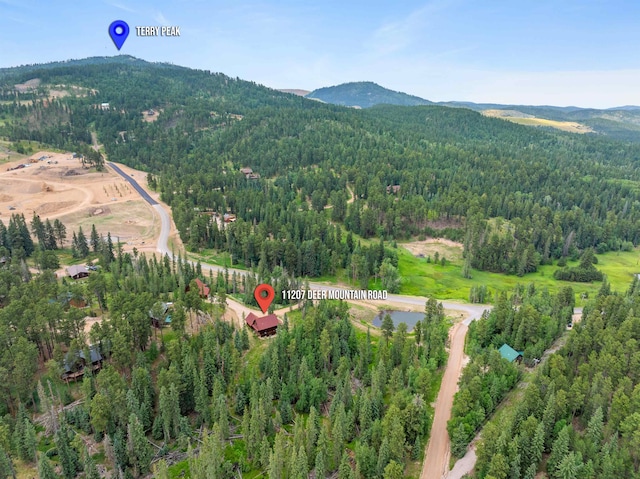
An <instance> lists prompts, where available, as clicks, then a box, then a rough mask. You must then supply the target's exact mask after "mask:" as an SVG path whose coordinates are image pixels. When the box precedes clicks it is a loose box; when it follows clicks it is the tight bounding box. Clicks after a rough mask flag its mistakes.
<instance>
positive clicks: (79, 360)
mask: <svg viewBox="0 0 640 479" xmlns="http://www.w3.org/2000/svg"><path fill="white" fill-rule="evenodd" d="M89 356H90V360H91V362H90V363H89V361H87V360H86V357H85V354H84V351H78V352H77V353H76V356H75V357H72V355H71V354H70V353H67V355H66V357H65V358H64V363H63V369H64V372H63V373H62V380H63V381H65V382H67V383H69V381H77V380H78V379H82V377H83V376H84V372H85V370H86V368H88V367H90V368H91V370H92V371H94V372H95V371H100V369H101V368H102V354H100V350H99V349H98V346H97V345H95V344H92V345H91V346H89Z"/></svg>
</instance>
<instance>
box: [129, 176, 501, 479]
mask: <svg viewBox="0 0 640 479" xmlns="http://www.w3.org/2000/svg"><path fill="white" fill-rule="evenodd" d="M130 181H131V179H130ZM133 181H135V180H133ZM152 207H153V209H154V210H155V211H156V212H157V213H158V215H159V216H160V220H161V231H160V235H159V237H158V241H157V251H158V252H159V253H161V254H163V255H164V254H167V255H169V256H171V254H172V253H171V251H170V250H169V246H168V244H167V238H168V236H169V229H170V228H171V223H172V220H171V216H170V213H169V212H168V211H167V210H166V209H165V207H164V206H163V205H161V204H156V205H153V206H152ZM202 269H203V271H209V270H213V271H222V270H224V268H223V267H221V266H217V265H209V264H206V263H203V264H202ZM229 271H230V272H233V271H236V272H237V274H239V275H244V274H246V272H245V271H241V270H233V269H232V268H229ZM309 287H310V288H311V289H313V290H329V289H349V288H345V287H341V286H334V285H331V286H329V285H326V284H320V283H309ZM388 300H389V301H391V302H394V303H399V304H403V305H406V306H419V307H422V308H424V304H425V302H426V301H427V298H426V297H419V296H404V295H398V294H390V295H389V296H388ZM442 304H443V306H444V308H445V309H447V310H452V309H453V310H456V311H462V312H464V313H466V314H467V318H466V319H465V320H464V321H462V322H458V323H456V325H455V326H453V328H451V331H450V332H449V335H450V336H449V337H450V351H449V360H448V362H447V367H446V370H445V373H444V377H443V379H442V386H441V387H440V392H439V393H438V399H437V402H436V407H435V417H434V422H433V426H432V428H431V439H430V440H429V444H428V446H427V451H426V454H425V461H424V463H423V465H422V473H421V475H420V478H421V479H431V478H433V479H441V478H443V477H445V476H446V474H447V470H448V465H449V456H450V444H449V435H448V433H447V421H448V420H449V418H450V417H451V408H452V405H453V396H454V394H455V393H456V390H457V387H458V379H459V377H460V374H461V372H462V367H463V359H464V342H465V336H466V334H467V329H468V326H469V324H471V322H472V321H475V320H476V319H478V318H480V316H482V313H483V312H484V311H485V310H486V309H489V308H490V307H489V306H486V305H480V304H464V303H456V302H452V301H442ZM243 308H245V309H246V307H245V306H243V305H239V304H234V305H232V309H234V310H235V311H236V312H237V314H239V315H241V313H242V312H243ZM282 312H284V311H282Z"/></svg>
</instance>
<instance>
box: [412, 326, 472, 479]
mask: <svg viewBox="0 0 640 479" xmlns="http://www.w3.org/2000/svg"><path fill="white" fill-rule="evenodd" d="M467 329H469V328H468V326H467V325H466V324H465V323H464V322H460V323H457V324H455V325H454V326H453V327H452V328H451V330H450V331H449V338H450V345H451V346H450V348H449V360H448V361H447V368H446V369H445V371H444V376H443V377H442V385H441V386H440V391H439V392H438V398H437V400H436V406H435V417H434V419H433V425H432V426H431V435H430V439H429V444H428V445H427V451H426V453H425V460H424V462H423V463H422V473H421V474H420V478H421V479H441V478H443V477H445V476H446V474H447V472H448V470H449V457H450V455H451V451H450V444H449V434H448V433H447V421H448V420H449V418H450V417H451V408H452V406H453V396H454V394H455V393H456V391H457V389H458V378H459V377H460V374H461V372H462V366H463V356H464V339H465V336H466V335H467Z"/></svg>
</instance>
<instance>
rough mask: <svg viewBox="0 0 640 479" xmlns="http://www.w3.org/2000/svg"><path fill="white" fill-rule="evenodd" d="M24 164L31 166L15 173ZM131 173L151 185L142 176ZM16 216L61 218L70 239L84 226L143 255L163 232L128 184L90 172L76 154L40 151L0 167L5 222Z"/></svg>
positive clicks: (0, 216) (110, 173)
mask: <svg viewBox="0 0 640 479" xmlns="http://www.w3.org/2000/svg"><path fill="white" fill-rule="evenodd" d="M21 164H24V165H28V166H25V167H23V168H19V169H15V170H10V169H11V168H15V167H17V166H19V165H21ZM126 172H127V174H133V175H135V176H136V178H137V179H138V180H139V181H141V182H142V183H143V184H145V185H146V181H144V180H145V176H146V175H145V174H144V173H143V172H140V171H136V170H132V169H130V168H127V169H126ZM13 213H18V214H20V213H22V214H24V215H25V218H26V219H27V221H30V219H31V218H32V216H33V214H34V213H35V214H37V215H39V216H40V217H41V219H43V220H44V219H46V218H49V219H51V220H53V219H56V218H58V219H60V221H62V222H63V223H64V224H65V226H66V227H67V230H68V236H71V231H72V230H77V229H78V227H79V226H82V228H83V230H85V232H86V233H88V232H89V231H90V229H91V225H92V224H95V225H96V229H97V230H98V232H99V233H100V234H104V235H106V234H107V232H110V233H111V236H112V237H114V240H115V239H116V238H119V239H120V241H121V242H123V243H126V245H127V246H129V247H130V248H133V246H135V247H136V248H137V249H138V250H140V251H144V250H150V251H153V250H155V238H156V236H157V233H158V230H159V220H158V218H157V217H156V216H155V215H154V212H153V210H152V208H151V207H150V205H148V204H147V203H146V202H145V201H144V200H142V198H141V197H140V195H139V194H138V193H137V192H136V191H135V190H133V188H132V187H131V186H130V185H129V184H128V183H127V182H126V181H125V180H124V179H122V178H121V177H120V176H119V175H117V174H116V173H114V172H113V171H111V170H110V169H106V170H105V171H103V172H96V171H95V170H89V169H85V168H83V167H82V164H81V162H80V160H79V159H77V158H73V155H72V154H71V153H53V152H48V151H40V152H38V153H35V154H33V155H31V156H30V157H25V158H24V159H21V160H18V161H12V162H8V163H3V164H2V165H1V166H0V219H1V220H3V221H4V222H5V224H6V223H7V222H8V219H9V217H10V216H11V214H13ZM126 249H127V248H126V247H125V250H126Z"/></svg>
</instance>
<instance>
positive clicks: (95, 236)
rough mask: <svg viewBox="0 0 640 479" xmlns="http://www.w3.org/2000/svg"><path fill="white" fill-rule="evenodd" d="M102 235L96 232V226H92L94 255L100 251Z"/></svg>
mask: <svg viewBox="0 0 640 479" xmlns="http://www.w3.org/2000/svg"><path fill="white" fill-rule="evenodd" d="M100 243H101V241H100V235H98V231H97V230H96V225H95V224H92V225H91V249H92V250H93V252H94V253H97V252H98V250H99V249H100Z"/></svg>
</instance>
